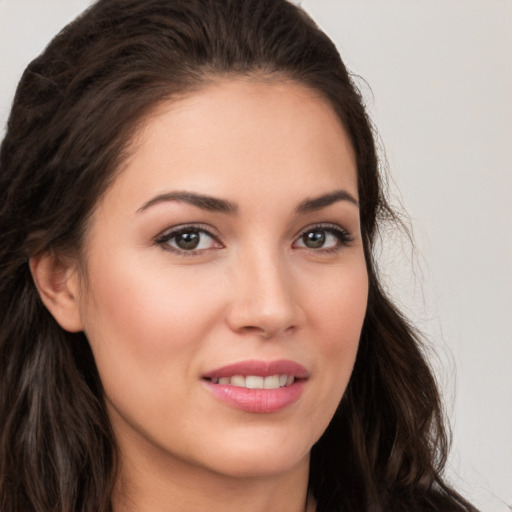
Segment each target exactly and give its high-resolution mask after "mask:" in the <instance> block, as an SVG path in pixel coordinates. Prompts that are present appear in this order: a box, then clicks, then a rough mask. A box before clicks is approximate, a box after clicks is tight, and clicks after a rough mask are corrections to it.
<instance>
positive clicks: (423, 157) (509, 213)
mask: <svg viewBox="0 0 512 512" xmlns="http://www.w3.org/2000/svg"><path fill="white" fill-rule="evenodd" d="M88 4H89V1H88V0H0V127H1V129H2V130H3V127H4V125H5V122H6V119H7V116H8V112H9V106H10V103H11V101H12V97H13V94H14V90H15V87H16V84H17V82H18V80H19V78H20V75H21V72H22V71H23V69H24V67H25V66H26V65H27V64H28V62H29V61H30V60H31V59H32V58H34V57H35V56H36V55H37V54H38V53H39V52H40V51H41V50H42V49H43V48H44V46H45V45H46V44H47V42H48V41H49V40H50V39H51V37H52V36H53V35H55V34H56V33H57V31H58V30H59V29H60V28H62V27H63V26H64V25H65V24H66V23H67V22H68V21H70V20H71V19H73V18H74V17H75V16H76V15H77V14H78V13H79V12H81V11H82V10H83V9H84V8H85V7H86V6H87V5H88ZM302 5H303V7H304V8H305V9H306V10H307V11H308V12H310V14H311V15H312V16H313V18H314V19H315V20H316V21H317V22H318V24H319V25H320V26H321V27H322V28H323V29H324V30H325V31H326V32H327V33H328V34H329V35H330V37H331V38H332V39H333V40H334V41H335V43H336V44H337V46H338V49H339V51H340V53H341V55H342V58H343V59H344V61H345V63H346V64H347V66H348V68H349V69H350V70H351V71H352V72H353V73H355V74H356V75H358V76H360V77H362V78H358V79H357V81H358V83H359V85H360V87H361V91H362V93H363V95H364V97H365V99H366V102H367V106H368V109H369V111H370V113H371V116H372V119H373V121H374V122H375V125H376V126H377V128H378V130H379V134H380V143H381V145H383V148H385V153H384V149H383V150H382V155H381V156H382V157H383V161H384V163H385V166H386V167H387V169H388V170H389V173H390V175H391V177H392V179H391V182H390V187H391V190H390V193H391V197H392V199H393V202H394V204H396V205H397V206H398V207H400V208H401V207H402V206H400V205H403V208H404V209H405V211H406V212H407V214H408V216H409V218H410V220H411V223H412V228H413V234H414V238H415V245H416V249H415V250H413V249H412V248H411V246H410V244H409V242H408V240H407V237H406V236H398V235H397V234H396V232H395V233H391V234H389V235H388V236H386V235H385V236H384V239H383V247H382V257H381V261H382V265H381V266H382V271H383V274H384V276H385V278H386V283H387V286H388V288H389V291H390V293H391V294H392V295H393V296H394V297H395V299H396V300H397V301H398V302H399V303H400V304H401V305H402V307H403V309H404V310H405V312H406V313H407V314H408V315H409V316H410V317H411V318H412V319H413V321H414V322H415V323H416V324H417V325H418V326H419V328H420V329H421V330H422V331H423V332H424V333H425V335H426V337H427V338H428V339H429V340H430V343H431V345H432V346H433V347H434V349H435V351H436V354H437V357H436V358H433V364H434V366H435V368H436V372H437V375H438V378H439V381H440V383H441V385H442V388H443V392H444V396H445V402H446V404H447V411H448V414H449V417H450V419H451V422H452V427H453V433H454V446H453V450H452V455H451V458H450V464H449V475H450V479H451V481H452V482H453V483H454V484H455V485H456V486H457V488H459V489H460V490H461V492H463V493H464V494H465V495H466V496H468V497H470V498H471V499H472V500H473V501H474V502H475V504H477V505H478V506H480V507H481V509H482V510H483V511H485V512H487V511H489V512H495V511H496V512H498V511H506V510H509V509H508V507H507V506H506V505H505V503H508V504H509V505H510V506H511V508H510V510H512V372H511V369H512V206H511V204H512V1H510V0H414V1H407V0H303V2H302ZM3 133H4V132H3V131H1V132H0V137H3ZM386 162H387V163H386Z"/></svg>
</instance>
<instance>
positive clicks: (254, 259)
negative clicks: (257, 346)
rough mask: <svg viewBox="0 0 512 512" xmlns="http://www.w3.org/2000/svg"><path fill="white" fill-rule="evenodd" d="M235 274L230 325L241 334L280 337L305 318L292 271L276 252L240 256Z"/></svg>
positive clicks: (229, 312)
mask: <svg viewBox="0 0 512 512" xmlns="http://www.w3.org/2000/svg"><path fill="white" fill-rule="evenodd" d="M240 260H241V261H239V262H238V263H237V264H236V265H235V268H233V269H232V272H231V275H232V278H233V280H232V281H231V283H230V285H231V286H232V295H231V297H232V300H231V304H230V306H229V308H228V312H227V323H228V325H229V327H230V328H231V329H232V330H233V331H235V332H237V333H241V334H255V335H257V336H261V337H262V338H277V337H279V336H281V335H283V334H285V333H290V332H291V331H293V330H295V329H296V328H297V327H298V326H299V324H300V322H301V316H302V314H301V309H300V307H299V303H298V297H297V293H296V291H295V289H294V288H295V283H294V279H293V277H292V273H291V272H290V270H289V269H288V268H287V266H286V264H285V263H284V262H283V261H282V260H281V259H280V258H279V256H278V255H276V254H261V252H260V254H252V255H251V256H250V257H247V258H243V259H242V258H240Z"/></svg>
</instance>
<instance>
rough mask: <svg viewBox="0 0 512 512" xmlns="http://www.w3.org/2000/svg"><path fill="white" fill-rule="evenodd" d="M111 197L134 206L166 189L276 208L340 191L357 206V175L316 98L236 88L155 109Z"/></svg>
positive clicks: (297, 88)
mask: <svg viewBox="0 0 512 512" xmlns="http://www.w3.org/2000/svg"><path fill="white" fill-rule="evenodd" d="M111 188H112V191H111V192H109V193H110V194H111V195H117V196H118V197H120V196H121V195H122V196H123V197H124V198H127V197H128V198H129V199H130V200H131V201H132V202H133V203H134V204H136V203H143V202H145V201H147V199H148V197H149V196H151V195H152V194H157V193H165V192H167V191H169V190H192V191H194V192H198V193H204V194H209V195H212V194H213V195H218V196H220V197H227V196H233V195H238V196H240V198H241V199H242V200H243V198H244V197H248V198H252V197H253V196H254V194H256V193H258V192H259V193H260V194H264V195H265V196H268V195H271V196H273V197H274V200H280V199H282V196H283V195H286V196H287V197H295V196H297V197H298V196H302V197H304V196H305V195H306V196H307V195H308V194H309V195H311V196H314V195H318V194H322V193H325V192H329V191H330V190H332V189H333V188H344V189H349V192H351V193H352V194H353V195H354V196H355V197H357V175H356V165H355V156H354V151H353V148H352V146H351V143H350V141H349V138H348V137H347V135H346V132H345V130H344V128H343V126H342V124H341V121H340V120H339V118H338V116H337V114H336V113H335V112H334V109H333V108H332V107H331V106H330V104H329V103H328V102H327V101H326V100H325V99H324V98H323V97H322V96H321V95H320V94H319V93H316V92H315V91H312V90H311V89H309V88H307V87H304V86H302V85H297V84H294V83H291V82H284V81H248V80H242V79H240V80H226V81H218V82H215V83H213V84H209V85H207V86H205V87H204V88H203V89H201V90H199V91H196V92H194V93H192V94H190V95H188V96H186V97H184V98H182V99H180V100H178V101H172V100H170V101H167V102H164V103H162V104H160V105H158V107H157V108H155V109H154V110H153V111H152V112H151V113H150V114H149V115H148V116H147V117H146V118H145V119H144V120H143V122H142V123H141V127H140V129H139V130H138V131H137V133H136V135H135V137H134V139H133V141H132V143H131V146H130V151H129V157H128V159H127V161H126V163H125V165H124V168H123V170H122V171H121V172H120V174H119V175H118V177H117V179H116V180H115V181H114V184H113V186H112V187H111ZM109 193H107V194H106V196H109ZM262 199H263V198H262Z"/></svg>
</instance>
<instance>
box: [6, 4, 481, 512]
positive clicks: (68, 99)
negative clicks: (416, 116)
mask: <svg viewBox="0 0 512 512" xmlns="http://www.w3.org/2000/svg"><path fill="white" fill-rule="evenodd" d="M220 75H221V76H241V75H242V76H254V77H260V78H261V77H266V78H270V79H276V80H280V79H284V80H292V81H295V82H298V83H301V84H304V85H306V86H308V87H310V88H311V89H313V90H315V91H317V92H319V93H320V94H322V95H323V96H324V97H325V98H326V99H327V100H328V101H329V102H330V104H331V105H332V108H333V109H334V110H335V111H336V113H337V114H338V116H339V118H340V121H341V122H342V123H343V125H344V126H345V128H346V130H347V132H348V134H349V136H350V139H351V142H352V144H353V147H354V150H355V153H356V159H357V168H358V187H359V197H360V211H361V213H360V215H361V226H362V233H363V239H364V248H365V255H366V260H367V268H368V274H369V278H370V291H369V302H368V309H367V313H366V318H365V322H364V326H363V332H362V335H361V341H360V348H359V352H358V356H357V360H356V364H355V367H354V371H353V375H352V377H351V380H350V383H349V386H348V389H347V391H346V393H345V395H344V397H343V399H342V401H341V403H340V406H339V408H338V410H337V412H336V414H335V416H334V418H333V419H332V422H331V423H330V425H329V427H328V428H327V430H326V432H325V433H324V435H323V436H322V438H321V439H320V440H319V441H318V443H317V444H316V445H315V446H314V447H313V449H312V454H311V470H310V482H309V485H310V490H311V492H312V493H313V495H314V497H315V498H316V500H317V504H318V511H319V512H320V511H324V512H333V511H343V510H347V511H355V510H357V511H363V510H367V511H375V512H378V511H384V510H393V511H394V512H396V511H401V510H404V511H405V510H407V511H430V510H432V511H434V510H443V511H451V510H453V511H463V510H474V509H473V508H472V507H471V506H470V505H469V504H468V503H466V502H465V501H464V500H463V499H462V498H461V497H460V496H459V495H458V494H457V493H456V492H455V491H454V490H452V489H451V488H450V487H449V486H448V485H447V484H446V483H445V482H444V480H443V478H442V470H443V467H444V464H445V461H446V455H447V449H448V440H447V434H446V430H445V427H444V424H443V415H442V409H441V404H440V399H439V393H438V390H437V388H436V384H435V380H434V378H433V376H432V373H431V370H430V368H429V366H428V364H427V363H426V361H425V356H424V353H423V349H422V345H421V342H420V338H419V336H418V335H417V334H416V332H415V331H414V329H413V328H412V327H411V326H410V325H409V324H408V323H407V320H406V319H405V318H404V317H403V316H402V315H401V314H400V312H399V311H398V310H397V308H396V307H395V306H394V305H393V304H392V303H391V302H390V300H389V299H388V298H387V297H386V295H385V293H384V292H383V290H382V288H381V287H380V285H379V279H378V275H377V273H376V270H375V265H374V260H373V254H372V249H373V246H374V242H375V238H376V236H377V234H378V227H379V224H380V223H382V222H388V221H389V220H390V219H391V220H392V219H393V218H394V213H393V211H392V210H391V208H390V207H389V205H388V203H387V202H386V200H385V197H384V193H383V188H382V184H381V179H380V177H379V169H378V161H377V156H376V150H375V144H374V138H373V133H372V129H371V125H370V123H369V120H368V118H367V114H366V112H365V109H364V106H363V101H362V98H361V96H360V94H359V92H358V90H357V88H356V87H355V85H354V83H353V81H352V79H351V77H350V75H349V73H348V72H347V70H346V68H345V66H344V64H343V62H342V60H341V58H340V56H339V54H338V52H337V51H336V49H335V47H334V45H333V43H332V42H331V41H330V40H329V38H328V37H327V36H326V35H325V34H324V33H323V32H321V31H320V30H319V29H318V28H317V27H316V26H315V24H314V23H313V22H312V20H311V19H310V18H309V17H308V16H307V15H306V14H305V13H304V12H303V11H302V10H301V9H300V8H298V7H296V6H294V5H292V4H291V3H289V2H287V1H285V0H187V1H183V0H100V1H99V2H97V3H96V4H94V5H93V6H92V7H90V8H89V9H88V10H87V11H86V12H85V13H84V14H83V15H82V16H80V17H79V18H78V19H77V20H75V21H74V22H73V23H71V24H70V25H68V26H67V27H66V28H65V29H64V30H63V31H62V32H61V33H60V34H59V35H58V36H57V37H56V38H55V39H54V40H53V41H52V42H51V43H50V45H49V46H48V47H47V48H46V50H45V51H44V53H43V54H42V55H41V56H39V57H38V58H36V59H35V60H34V61H33V62H32V63H31V64H30V65H29V66H28V68H27V69H26V71H25V73H24V75H23V77H22V79H21V82H20V84H19V87H18V90H17V93H16V97H15V100H14V104H13V107H12V112H11V115H10V118H9V121H8V127H7V128H8V129H7V134H6V136H5V139H4V141H3V143H2V146H1V152H0V315H1V317H0V509H1V510H2V512H19V511H21V510H23V511H25V510H26V511H37V512H50V511H52V512H69V511H74V512H91V511H99V512H106V511H108V510H110V509H111V503H110V496H111V491H112V487H113V484H114V481H115V478H116V458H117V455H116V443H115V438H114V436H113V433H112V429H111V427H110V423H109V420H108V417H107V414H106V410H105V405H104V399H103V390H102V385H101V381H100V378H99V375H98V372H97V369H96V366H95V363H94V358H93V356H92V353H91V350H90V348H89V345H88V342H87V339H86V338H85V336H84V334H83V333H69V332H66V331H64V330H62V329H61V328H60V327H59V326H58V324H57V323H56V322H55V321H54V319H53V318H52V316H51V315H50V314H49V313H48V311H47V310H46V309H45V308H44V306H43V304H42V302H41V300H40V299H39V296H38V294H37V291H36V288H35V286H34V283H33V281H32V278H31V274H30V271H29V266H28V261H29V258H31V257H32V256H34V255H36V254H38V253H41V252H44V251H54V252H55V253H57V254H58V253H62V252H64V253H70V254H77V253H79V252H80V249H81V245H82V241H83V236H84V230H85V228H86V226H87V221H88V218H89V216H90V214H91V212H92V211H93V209H94V207H95V204H96V203H97V201H98V199H99V197H100V196H101V194H102V193H103V192H104V191H105V190H106V188H107V187H108V185H109V183H110V182H111V181H112V179H113V178H114V177H115V174H116V172H117V171H118V170H119V169H120V168H121V167H122V166H121V164H122V162H123V159H125V158H126V156H127V148H128V146H129V142H130V140H131V138H132V135H133V134H134V133H135V131H136V130H137V127H138V126H139V125H140V122H141V120H142V119H143V118H144V115H145V114H147V113H148V112H149V111H150V110H151V109H153V108H154V107H155V105H156V104H157V103H158V102H160V101H163V100H168V99H170V98H171V99H172V98H173V97H178V96H179V95H180V94H184V93H189V92H190V91H193V90H194V89H195V88H198V87H200V86H202V85H204V84H205V83H207V82H208V81H209V80H212V79H214V78H215V77H218V76H220Z"/></svg>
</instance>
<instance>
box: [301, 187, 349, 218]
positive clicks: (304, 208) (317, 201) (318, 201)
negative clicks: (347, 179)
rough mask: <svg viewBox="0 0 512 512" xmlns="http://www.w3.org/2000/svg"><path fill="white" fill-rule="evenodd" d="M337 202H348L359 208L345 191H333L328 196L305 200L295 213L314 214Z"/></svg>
mask: <svg viewBox="0 0 512 512" xmlns="http://www.w3.org/2000/svg"><path fill="white" fill-rule="evenodd" d="M339 201H348V202H349V203H352V204H354V205H355V206H357V207H358V208H359V203H358V201H357V199H356V198H355V197H354V196H353V195H352V194H350V193H349V192H347V191H346V190H335V191H334V192H330V193H329V194H324V195H322V196H319V197H314V198H313V199H306V200H305V201H302V203H300V204H299V206H297V209H296V212H297V213H299V214H305V213H311V212H316V211H318V210H322V209H323V208H327V207H328V206H331V205H332V204H334V203H337V202H339Z"/></svg>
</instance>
